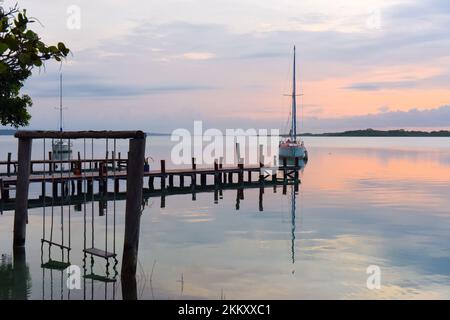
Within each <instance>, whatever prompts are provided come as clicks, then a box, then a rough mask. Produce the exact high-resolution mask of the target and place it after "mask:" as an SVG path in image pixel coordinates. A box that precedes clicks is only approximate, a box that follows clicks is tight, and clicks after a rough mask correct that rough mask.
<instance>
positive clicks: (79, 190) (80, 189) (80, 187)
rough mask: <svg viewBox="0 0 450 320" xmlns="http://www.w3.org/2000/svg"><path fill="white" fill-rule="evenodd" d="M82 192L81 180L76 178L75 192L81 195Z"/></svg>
mask: <svg viewBox="0 0 450 320" xmlns="http://www.w3.org/2000/svg"><path fill="white" fill-rule="evenodd" d="M82 193H83V180H81V179H78V180H77V194H78V195H81V194H82Z"/></svg>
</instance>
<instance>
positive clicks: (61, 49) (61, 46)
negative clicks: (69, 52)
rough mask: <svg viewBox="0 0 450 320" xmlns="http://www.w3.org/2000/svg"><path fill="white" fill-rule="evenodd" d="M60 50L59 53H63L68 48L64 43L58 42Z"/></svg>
mask: <svg viewBox="0 0 450 320" xmlns="http://www.w3.org/2000/svg"><path fill="white" fill-rule="evenodd" d="M58 49H59V51H63V52H64V50H65V49H66V46H65V45H64V43H62V42H58Z"/></svg>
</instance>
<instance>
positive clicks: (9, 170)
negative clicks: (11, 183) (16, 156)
mask: <svg viewBox="0 0 450 320" xmlns="http://www.w3.org/2000/svg"><path fill="white" fill-rule="evenodd" d="M7 161H8V164H7V167H6V172H7V175H8V177H9V176H11V152H8V160H7Z"/></svg>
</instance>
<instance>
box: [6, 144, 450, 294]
mask: <svg viewBox="0 0 450 320" xmlns="http://www.w3.org/2000/svg"><path fill="white" fill-rule="evenodd" d="M305 144H306V146H307V147H308V150H309V162H308V164H307V165H306V167H305V168H304V170H303V171H302V173H301V185H300V187H299V191H298V193H295V192H294V191H293V190H292V189H291V188H290V187H288V189H287V192H286V194H283V192H282V188H280V187H279V188H277V189H276V190H275V191H274V190H273V188H272V187H267V188H266V189H265V192H264V194H263V207H262V208H260V206H259V189H246V190H244V199H242V200H239V201H238V200H237V199H238V197H237V192H236V191H232V190H225V191H223V196H222V197H221V198H220V199H219V201H218V202H217V203H215V202H214V197H213V194H212V193H198V194H197V196H196V200H195V201H192V196H191V195H180V196H168V197H167V198H166V200H165V208H161V199H160V198H158V197H155V198H149V199H148V202H147V204H146V206H145V209H144V211H143V213H142V220H141V235H140V246H139V267H138V274H137V295H138V298H139V299H191V298H200V299H220V298H224V299H316V298H319V299H386V298H394V299H396V298H398V299H418V298H425V299H428V298H430V299H432V298H433V299H434V298H443V299H450V196H449V195H450V139H449V138H334V137H333V138H331V137H330V138H322V137H320V138H319V137H309V138H307V139H305ZM171 146H172V143H171V142H170V140H169V137H149V138H148V144H147V154H148V155H151V156H152V157H153V158H154V160H155V162H156V163H158V161H159V159H170V148H171ZM78 147H80V146H78ZM16 148H17V146H16V142H15V140H14V138H12V137H0V157H1V158H2V160H3V159H6V153H7V152H13V155H15V152H16ZM118 148H119V149H120V148H122V150H126V145H120V146H118ZM75 149H77V146H75ZM98 149H99V150H101V151H99V152H104V147H103V148H100V147H99V148H98ZM124 152H125V151H124ZM42 153H43V149H42V147H41V146H34V150H33V157H35V158H38V157H39V155H41V154H42ZM38 191H39V190H34V189H32V190H31V195H32V196H34V197H37V196H38ZM124 204H125V203H124V201H116V203H113V202H110V203H108V206H107V207H108V214H107V215H108V219H109V222H108V223H109V224H108V225H107V226H106V225H105V216H103V217H99V216H98V210H99V209H98V203H94V204H92V203H90V202H88V203H87V205H86V207H84V206H82V207H81V208H75V207H74V206H70V208H69V207H64V212H65V215H67V214H68V211H69V209H70V212H71V247H72V250H71V253H70V263H72V264H74V265H79V266H80V267H82V266H83V263H84V262H83V254H82V250H83V245H84V235H85V234H84V230H85V228H84V227H85V224H84V221H85V219H86V221H87V224H86V241H87V242H89V243H90V242H91V241H92V239H91V237H90V232H91V229H90V228H91V224H90V223H91V214H92V210H94V228H95V230H96V236H95V245H96V246H97V247H101V248H103V247H104V246H105V236H104V233H105V228H106V227H107V228H108V230H109V235H110V236H109V238H108V248H110V249H111V248H112V245H113V241H112V236H111V232H112V220H113V216H112V212H113V208H114V207H115V208H116V221H117V223H116V251H117V253H118V260H119V264H118V267H117V271H118V272H119V273H120V261H121V248H122V247H121V245H122V237H123V225H124ZM293 208H294V210H293ZM261 209H262V210H261ZM45 213H46V228H47V229H46V232H47V236H48V232H49V219H50V214H51V208H49V207H47V208H46V212H45ZM85 213H86V215H85ZM59 214H60V207H59V206H58V205H55V207H54V215H55V231H54V236H55V238H57V237H59V236H60V229H59V228H58V227H59V218H60V215H59ZM66 217H67V216H66ZM42 221H43V209H42V208H37V209H31V210H29V224H28V227H27V246H26V256H25V259H24V260H23V259H22V260H19V261H14V259H13V252H12V228H13V212H12V211H3V213H2V215H1V216H0V253H1V254H2V258H1V266H0V299H6V298H28V299H55V300H58V299H105V298H106V299H122V292H121V283H120V277H117V281H116V282H115V283H106V284H105V283H103V282H100V281H93V280H89V279H84V280H82V281H81V288H80V289H79V290H76V289H75V290H70V291H69V290H68V289H67V287H66V275H65V274H64V273H62V272H60V271H55V270H54V271H51V270H48V269H43V268H41V262H44V263H45V262H46V261H47V260H49V257H50V255H51V257H52V258H53V259H57V258H59V257H60V251H59V250H57V249H56V248H54V249H53V251H52V252H51V253H50V255H49V252H48V250H47V249H44V250H43V251H41V238H42V237H43V234H42V233H43V229H42ZM64 228H65V232H66V233H65V234H66V241H67V236H68V230H67V225H65V227H64ZM85 264H86V268H87V270H90V260H88V261H86V262H85ZM372 265H375V266H378V267H379V270H380V284H381V287H380V288H379V289H369V288H368V287H367V284H366V282H367V279H368V277H369V276H370V274H367V272H366V271H367V268H368V267H369V266H372ZM105 269H106V266H105V262H104V261H102V259H96V260H95V264H94V267H93V270H95V272H96V273H97V274H101V273H105ZM109 269H112V267H111V266H110V267H109Z"/></svg>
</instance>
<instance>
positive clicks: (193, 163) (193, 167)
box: [192, 158, 197, 170]
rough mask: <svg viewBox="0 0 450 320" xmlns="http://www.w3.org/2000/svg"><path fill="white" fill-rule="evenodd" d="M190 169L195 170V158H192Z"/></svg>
mask: <svg viewBox="0 0 450 320" xmlns="http://www.w3.org/2000/svg"><path fill="white" fill-rule="evenodd" d="M192 170H197V164H196V163H195V158H192Z"/></svg>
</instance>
